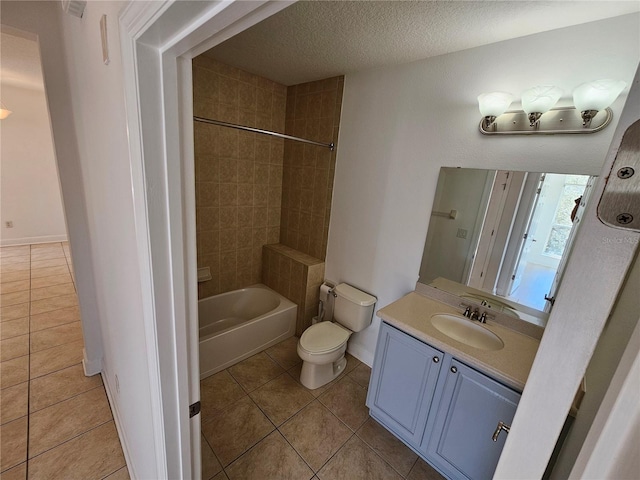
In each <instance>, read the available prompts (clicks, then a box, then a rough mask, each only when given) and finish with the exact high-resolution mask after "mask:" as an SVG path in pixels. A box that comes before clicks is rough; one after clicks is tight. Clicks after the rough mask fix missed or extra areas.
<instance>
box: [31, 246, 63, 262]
mask: <svg viewBox="0 0 640 480" xmlns="http://www.w3.org/2000/svg"><path fill="white" fill-rule="evenodd" d="M59 257H64V250H62V249H61V248H60V249H52V250H44V249H43V250H42V251H39V252H38V251H32V252H31V261H37V260H49V259H51V258H59Z"/></svg>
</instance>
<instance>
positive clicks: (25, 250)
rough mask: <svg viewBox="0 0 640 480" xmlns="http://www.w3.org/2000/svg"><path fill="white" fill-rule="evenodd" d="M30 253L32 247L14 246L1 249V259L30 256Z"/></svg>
mask: <svg viewBox="0 0 640 480" xmlns="http://www.w3.org/2000/svg"><path fill="white" fill-rule="evenodd" d="M30 252H31V247H30V246H29V245H12V246H9V247H0V258H7V257H17V256H22V255H29V253H30Z"/></svg>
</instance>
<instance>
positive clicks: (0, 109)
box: [0, 102, 13, 120]
mask: <svg viewBox="0 0 640 480" xmlns="http://www.w3.org/2000/svg"><path fill="white" fill-rule="evenodd" d="M12 113H13V112H12V111H11V110H9V109H8V108H7V107H6V106H5V105H4V103H2V102H0V120H4V119H5V118H7V117H8V116H9V115H11V114H12Z"/></svg>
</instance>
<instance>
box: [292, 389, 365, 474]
mask: <svg viewBox="0 0 640 480" xmlns="http://www.w3.org/2000/svg"><path fill="white" fill-rule="evenodd" d="M279 430H280V433H282V435H284V437H285V438H286V439H287V441H288V442H289V443H290V444H291V445H292V446H293V448H295V449H296V451H297V452H298V453H299V454H300V456H301V457H302V458H303V459H304V460H305V461H306V462H307V463H308V464H309V465H310V466H311V468H312V469H313V470H314V471H318V470H319V469H320V467H322V465H324V464H325V463H326V461H327V460H329V459H330V458H331V456H332V455H333V454H334V453H336V452H337V451H338V450H339V449H340V448H341V447H342V445H344V443H345V442H346V441H347V440H349V438H350V437H351V435H353V432H352V431H351V430H349V428H347V426H346V425H344V424H343V423H342V422H341V421H340V420H338V419H337V418H336V417H335V416H334V415H333V414H332V413H331V412H330V411H329V410H328V409H327V408H326V407H325V406H324V405H322V404H321V403H320V402H318V401H317V400H315V401H313V402H312V403H311V404H309V405H307V406H306V407H305V408H304V409H302V410H301V411H300V412H299V413H298V414H297V415H295V416H294V417H293V418H291V419H289V420H288V421H287V422H286V423H285V424H284V425H282V426H281V427H280V428H279Z"/></svg>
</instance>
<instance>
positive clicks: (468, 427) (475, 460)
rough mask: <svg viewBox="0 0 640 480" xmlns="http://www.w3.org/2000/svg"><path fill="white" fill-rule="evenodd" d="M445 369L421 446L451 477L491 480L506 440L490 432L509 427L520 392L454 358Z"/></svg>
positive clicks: (434, 462)
mask: <svg viewBox="0 0 640 480" xmlns="http://www.w3.org/2000/svg"><path fill="white" fill-rule="evenodd" d="M446 367H448V370H443V371H442V377H443V378H442V379H441V386H442V394H441V396H440V400H439V401H438V399H437V398H436V399H435V401H434V404H435V403H436V402H437V407H436V406H435V405H434V408H433V409H432V410H431V414H430V416H429V420H428V422H427V428H426V432H425V436H424V440H423V444H422V447H421V448H420V450H421V451H422V452H424V453H425V454H426V456H427V458H428V460H429V461H430V462H431V463H433V465H434V466H436V467H438V468H439V469H440V470H441V471H442V472H444V473H446V474H447V476H448V477H449V478H452V479H458V478H460V479H490V478H492V477H493V472H494V471H495V469H496V466H497V464H498V460H499V458H500V453H501V452H502V447H503V446H504V442H505V439H506V432H504V431H502V432H501V433H500V435H499V436H498V441H497V442H494V441H493V440H492V436H493V433H494V431H495V430H496V427H497V426H498V422H500V421H502V422H504V423H505V424H507V425H511V420H512V419H513V416H514V415H515V413H516V408H517V406H518V402H519V401H520V394H518V393H516V392H514V391H513V390H511V389H509V388H507V387H505V386H504V385H502V384H500V383H498V382H496V381H495V380H492V379H491V378H489V377H487V376H485V375H483V374H481V373H479V372H477V371H475V370H473V369H472V368H470V367H467V366H466V365H464V364H462V363H460V362H458V361H457V360H455V359H452V360H451V363H450V364H449V365H447V366H446Z"/></svg>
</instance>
